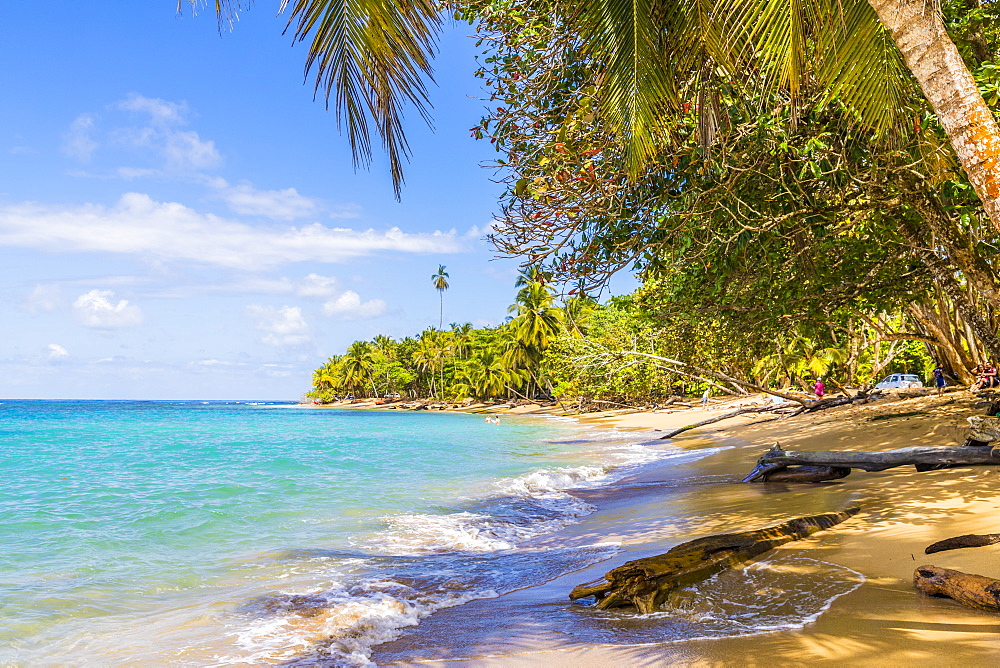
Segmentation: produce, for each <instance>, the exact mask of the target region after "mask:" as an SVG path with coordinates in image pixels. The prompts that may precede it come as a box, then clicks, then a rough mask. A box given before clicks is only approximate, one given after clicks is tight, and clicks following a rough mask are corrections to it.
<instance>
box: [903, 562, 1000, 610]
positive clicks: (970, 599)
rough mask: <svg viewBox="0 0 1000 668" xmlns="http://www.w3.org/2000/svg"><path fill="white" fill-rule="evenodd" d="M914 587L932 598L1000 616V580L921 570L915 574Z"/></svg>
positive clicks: (928, 568) (946, 570)
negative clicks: (953, 601)
mask: <svg viewBox="0 0 1000 668" xmlns="http://www.w3.org/2000/svg"><path fill="white" fill-rule="evenodd" d="M913 584H914V585H916V587H917V589H919V590H920V591H922V592H924V593H925V594H928V595H930V596H945V597H947V598H952V599H955V600H956V601H958V602H959V603H961V604H962V605H967V606H969V607H970V608H977V609H979V610H989V611H993V612H1000V580H994V579H993V578H988V577H985V576H982V575H972V574H970V573H963V572H961V571H953V570H951V569H950V568H939V567H938V566H921V567H919V568H918V569H917V570H915V571H913Z"/></svg>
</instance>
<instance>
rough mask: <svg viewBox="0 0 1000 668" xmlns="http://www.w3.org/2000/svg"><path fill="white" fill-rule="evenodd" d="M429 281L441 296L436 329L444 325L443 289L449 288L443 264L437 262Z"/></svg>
mask: <svg viewBox="0 0 1000 668" xmlns="http://www.w3.org/2000/svg"><path fill="white" fill-rule="evenodd" d="M431 282H433V283H434V289H435V290H437V291H438V295H440V297H441V317H440V320H439V321H438V329H441V328H443V327H444V291H445V290H447V289H448V288H449V285H448V272H447V271H445V270H444V265H443V264H439V265H438V270H437V273H436V274H432V275H431Z"/></svg>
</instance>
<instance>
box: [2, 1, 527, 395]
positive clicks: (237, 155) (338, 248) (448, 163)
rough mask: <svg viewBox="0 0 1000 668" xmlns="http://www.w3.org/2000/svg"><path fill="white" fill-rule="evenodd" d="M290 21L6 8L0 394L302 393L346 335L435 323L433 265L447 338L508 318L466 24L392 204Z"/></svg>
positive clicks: (380, 166) (142, 8) (128, 8)
mask: <svg viewBox="0 0 1000 668" xmlns="http://www.w3.org/2000/svg"><path fill="white" fill-rule="evenodd" d="M272 5H273V6H272ZM277 5H278V3H277V2H257V3H255V5H254V7H253V9H252V10H251V11H248V12H245V13H243V14H242V15H241V17H240V20H239V21H238V23H237V24H236V25H235V26H234V28H233V30H232V31H225V32H223V33H222V34H221V35H220V33H219V31H218V29H217V24H216V21H215V17H214V14H212V13H211V12H204V13H202V14H200V15H198V16H192V15H191V14H190V11H189V10H188V9H187V8H186V9H185V14H184V15H183V16H182V17H180V16H178V15H177V14H176V12H175V7H176V3H175V2H174V0H155V1H153V2H150V1H147V2H135V0H113V1H110V2H100V3H56V4H54V5H53V4H52V3H48V4H41V5H39V4H35V3H14V4H12V5H11V6H10V7H7V8H5V11H4V15H5V16H4V21H3V22H2V24H0V26H2V27H0V58H2V59H3V62H4V63H7V67H5V68H3V69H2V70H0V87H2V90H3V91H4V96H3V97H4V102H3V103H2V104H0V155H2V157H3V159H2V160H0V165H2V166H0V170H2V172H0V322H2V323H3V324H2V328H0V397H6V398H122V399H128V398H137V399H157V398H204V399H224V398H233V399H236V398H259V399H294V398H297V397H298V396H299V395H300V394H301V393H302V392H304V391H305V390H306V389H308V384H309V378H310V374H311V371H312V369H314V368H315V367H316V366H317V365H318V364H319V363H321V362H322V361H323V360H324V359H326V358H327V357H328V356H329V355H331V354H335V353H340V352H343V350H344V348H345V347H346V346H347V345H348V344H349V343H350V342H351V341H353V340H355V339H358V338H370V337H372V336H374V335H375V334H379V333H385V334H389V335H391V336H396V337H399V336H404V335H408V334H414V333H416V332H418V331H420V330H421V329H423V328H424V327H426V326H428V325H432V324H436V323H437V317H438V295H437V293H436V292H435V291H434V289H433V288H432V286H431V280H430V277H431V274H432V273H434V271H435V270H436V269H437V265H438V264H444V265H446V266H447V268H448V272H449V273H450V275H451V289H450V290H449V291H448V292H447V293H446V294H445V322H446V323H448V322H472V323H474V324H476V325H484V324H490V323H496V322H499V321H501V320H502V319H503V318H504V316H505V315H506V307H507V305H508V304H509V303H510V301H511V299H512V296H513V287H512V284H513V281H514V278H515V276H516V263H515V262H513V261H510V260H507V261H501V260H494V259H493V254H492V251H491V249H490V247H489V246H488V244H487V243H486V242H485V241H484V240H483V239H482V235H483V231H484V230H485V229H487V228H488V226H489V225H490V223H491V220H492V216H493V214H494V213H495V212H496V210H497V207H496V198H497V195H498V194H499V192H500V188H499V187H498V186H497V185H496V184H495V183H493V182H492V181H491V180H490V177H491V172H490V170H488V169H483V168H482V167H480V164H481V163H483V162H485V161H488V160H491V159H492V158H493V157H494V155H495V154H494V153H493V151H492V149H491V148H490V145H489V143H488V142H482V141H480V142H476V141H474V140H472V139H471V138H470V136H469V131H468V128H471V127H472V126H474V125H475V124H476V123H477V122H478V120H479V118H480V116H481V114H482V110H483V108H484V106H485V102H483V101H482V100H481V99H480V98H482V97H483V94H482V92H481V90H480V82H479V81H478V80H476V79H474V78H473V77H472V72H473V70H474V69H475V61H474V55H475V48H474V43H473V42H472V40H471V39H469V38H468V37H467V35H468V34H470V33H471V28H469V27H468V26H463V25H457V26H451V27H450V28H449V30H448V32H447V34H446V35H445V37H444V39H443V41H442V45H441V46H442V53H441V56H440V57H439V59H438V60H437V63H436V79H437V81H438V84H439V85H438V86H437V87H436V88H434V89H433V90H432V100H433V102H434V105H435V109H434V124H435V128H436V130H435V131H431V130H429V129H427V128H426V126H424V125H423V124H422V122H421V121H419V119H416V118H412V119H410V122H409V123H408V128H409V138H410V141H411V146H412V149H413V159H412V162H411V163H410V165H409V167H408V168H407V171H406V186H405V189H404V191H403V198H402V201H401V202H397V201H395V200H394V198H393V196H392V186H391V182H390V179H389V176H388V169H387V168H386V165H385V161H384V160H383V159H382V157H381V156H376V159H375V162H374V165H373V167H372V169H371V170H370V171H360V172H357V173H355V172H354V169H353V167H352V163H351V159H350V152H349V149H348V145H347V142H346V140H345V139H344V138H343V137H341V136H340V134H339V133H338V131H337V128H336V122H335V118H334V115H333V113H332V112H328V111H326V110H325V107H324V104H323V103H322V101H314V100H313V96H312V86H311V83H310V84H307V85H303V63H304V58H305V48H304V46H303V45H301V44H300V45H295V46H292V43H291V38H290V37H289V36H283V35H282V34H281V33H282V29H283V27H284V25H285V19H284V18H283V17H280V16H276V15H275V11H276V7H277Z"/></svg>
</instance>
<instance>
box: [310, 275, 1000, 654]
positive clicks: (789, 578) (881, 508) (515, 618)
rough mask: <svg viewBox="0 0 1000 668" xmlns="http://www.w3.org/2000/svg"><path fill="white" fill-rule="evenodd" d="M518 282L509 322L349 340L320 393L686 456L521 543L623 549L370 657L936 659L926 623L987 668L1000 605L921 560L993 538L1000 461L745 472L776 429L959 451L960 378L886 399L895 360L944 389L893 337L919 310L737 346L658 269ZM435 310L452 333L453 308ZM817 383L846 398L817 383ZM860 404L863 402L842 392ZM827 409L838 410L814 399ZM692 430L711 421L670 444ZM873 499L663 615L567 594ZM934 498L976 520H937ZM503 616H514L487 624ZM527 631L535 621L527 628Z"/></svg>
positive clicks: (466, 608)
mask: <svg viewBox="0 0 1000 668" xmlns="http://www.w3.org/2000/svg"><path fill="white" fill-rule="evenodd" d="M444 269H445V268H444V267H440V268H439V273H438V274H435V278H437V277H438V276H439V275H440V274H441V273H443V272H444ZM434 287H435V289H439V288H437V285H435V286H434ZM514 288H515V290H514V293H515V296H514V300H513V301H514V303H513V304H512V305H511V307H510V309H509V313H508V318H507V319H506V320H505V321H504V322H503V323H501V324H498V325H495V326H491V327H480V328H476V327H472V326H471V325H467V324H466V325H459V324H453V325H451V326H450V327H449V328H447V329H442V328H440V327H429V328H427V329H426V330H424V331H423V332H421V333H420V334H419V335H416V336H413V337H407V338H404V339H401V340H395V339H391V338H389V337H385V336H379V337H376V338H375V339H372V340H371V341H358V342H355V343H353V344H352V345H351V346H350V347H349V348H348V349H347V351H346V352H345V354H344V355H342V356H338V357H334V358H331V359H330V360H329V361H328V362H327V364H325V365H324V366H323V367H320V368H319V369H317V370H316V372H315V374H314V379H313V380H314V385H313V388H312V390H311V391H310V393H309V395H308V397H309V400H310V401H311V402H315V403H314V404H313V405H316V406H325V407H330V408H352V409H363V410H444V411H463V412H484V413H492V414H497V413H499V414H509V415H512V416H518V417H517V418H515V419H521V420H525V419H539V418H540V417H554V416H560V417H561V418H562V419H575V420H577V422H578V424H579V425H580V426H581V427H583V428H585V429H588V430H589V431H590V433H593V434H595V436H596V435H600V434H608V433H614V434H622V433H626V434H629V433H631V434H634V438H635V439H636V441H639V442H638V443H637V445H636V446H635V447H636V448H638V449H648V450H650V451H651V452H660V453H663V452H666V453H668V454H669V458H668V459H667V460H665V461H662V462H653V463H651V464H650V465H648V466H646V467H644V468H640V469H638V470H636V471H635V472H633V473H632V474H630V475H626V476H625V477H624V478H622V479H621V480H618V481H617V482H615V483H613V484H608V485H604V486H602V487H600V488H599V489H598V488H595V489H593V490H587V489H574V490H573V492H572V493H573V495H574V496H575V497H577V498H578V499H580V500H581V501H582V502H584V503H587V504H589V505H590V506H591V507H593V509H594V512H593V513H592V514H590V515H586V516H582V517H581V518H580V519H579V521H578V522H576V523H573V524H571V525H569V526H567V527H565V528H562V529H560V530H559V531H557V532H555V533H552V534H547V535H546V536H545V537H544V538H539V539H538V540H537V541H529V542H528V543H526V544H524V545H523V546H521V547H522V548H523V549H527V550H529V551H531V550H533V549H539V550H552V549H555V550H563V549H575V548H574V547H573V546H580V545H590V544H593V543H594V542H595V541H599V542H600V541H611V542H613V543H615V544H617V545H619V546H620V552H619V553H618V554H616V555H615V556H614V557H613V559H612V560H610V561H604V562H601V563H597V564H595V565H592V566H589V567H587V568H586V569H584V570H582V571H579V572H572V573H568V574H559V573H553V575H552V579H550V580H548V581H546V582H545V583H544V584H541V585H539V586H535V587H527V588H524V589H521V590H518V591H516V592H511V593H509V594H506V595H504V596H501V597H499V598H497V599H484V600H477V601H471V602H469V603H465V604H463V605H460V606H457V607H454V608H448V609H444V610H440V611H438V612H436V613H435V614H434V616H433V617H431V618H429V619H427V620H424V621H422V622H421V623H420V625H418V626H417V627H415V628H414V629H412V630H410V631H409V632H408V633H406V634H404V635H403V636H402V637H400V638H398V639H395V640H390V641H388V642H385V643H383V644H381V645H378V646H377V647H375V649H374V651H373V654H372V657H371V658H372V660H373V661H375V662H376V663H379V664H381V663H391V662H402V663H407V662H414V661H422V660H429V659H440V660H449V659H459V658H462V659H474V660H475V661H476V664H477V665H480V664H481V665H504V666H507V665H526V666H534V665H550V664H551V665H599V664H600V665H605V664H609V663H610V664H613V665H633V664H635V665H638V664H642V663H648V662H654V663H664V662H666V663H670V662H674V661H677V660H678V654H677V653H678V652H679V651H683V656H684V661H691V662H694V663H699V662H700V663H706V664H712V665H734V664H737V663H740V662H741V661H743V660H744V659H745V658H746V657H747V656H765V655H770V656H782V657H787V658H789V660H791V661H793V662H803V663H811V662H814V661H815V662H824V661H826V662H837V663H840V664H848V665H854V664H859V665H864V664H870V663H871V658H872V657H874V656H877V657H878V658H879V662H882V661H885V662H894V663H899V664H900V665H915V664H916V663H921V664H922V665H925V664H926V662H928V661H929V662H930V663H933V660H932V658H933V657H935V656H938V655H939V654H938V653H939V652H940V649H941V647H942V644H941V641H940V640H939V639H938V638H937V636H935V635H934V634H927V633H922V632H919V630H920V629H924V628H928V625H930V626H933V627H934V628H940V629H965V630H963V631H961V633H962V634H964V635H963V636H962V639H961V640H958V641H954V642H946V646H947V648H948V654H949V658H955V657H957V658H958V660H959V661H962V662H967V663H970V664H971V665H982V664H984V663H989V662H990V661H991V660H992V659H993V658H995V654H996V650H995V647H994V645H993V639H992V635H991V634H990V633H988V632H986V631H983V630H981V629H982V628H983V626H982V625H983V624H985V623H986V622H985V621H984V619H985V618H984V615H988V614H989V613H983V612H980V611H976V610H971V609H968V608H961V607H959V606H957V605H956V604H954V603H953V602H952V601H948V600H946V599H941V600H933V599H927V598H926V597H924V596H923V595H921V594H915V593H914V589H913V584H912V577H913V571H914V568H915V567H917V566H919V565H920V563H921V562H922V558H921V557H918V556H917V555H919V554H922V551H923V550H924V548H925V547H926V546H927V545H928V544H930V543H932V542H934V541H935V540H939V539H941V538H946V537H949V536H953V535H958V534H961V533H967V534H982V533H985V532H989V531H992V527H991V525H990V519H989V518H990V517H991V516H992V515H991V514H992V512H993V509H994V508H995V507H996V506H1000V494H996V493H994V492H992V491H990V490H991V489H992V484H991V482H990V480H991V479H992V476H994V475H995V471H994V470H992V468H991V467H976V468H965V469H950V470H942V471H930V472H924V473H913V472H912V471H910V470H902V469H893V470H890V471H885V472H876V473H856V474H855V475H851V476H849V477H848V478H847V479H846V480H843V481H837V482H835V483H832V484H829V483H825V484H820V485H794V484H782V483H774V484H771V485H768V486H765V487H760V486H755V485H750V484H742V483H740V482H739V480H740V479H741V478H742V477H743V476H744V475H746V474H747V473H748V472H750V471H751V470H752V468H753V466H754V462H755V461H756V459H757V458H758V457H760V456H761V454H763V453H764V452H765V451H766V450H767V449H768V448H769V447H770V446H771V445H772V444H773V443H775V442H780V443H781V445H782V447H784V448H786V449H788V450H796V451H799V450H801V451H817V450H850V451H861V452H876V451H882V450H887V449H893V448H902V447H907V446H941V445H958V444H961V443H962V442H963V440H964V439H965V438H966V436H967V434H968V428H967V424H966V419H967V418H968V417H969V416H970V415H975V414H981V408H982V406H981V402H980V400H979V398H978V397H977V396H976V395H972V394H969V393H967V392H966V390H965V388H964V387H963V386H959V385H955V384H954V380H955V378H954V377H953V379H952V383H951V384H952V387H950V388H949V391H947V392H946V393H944V394H943V395H937V394H935V393H934V390H933V389H932V388H931V387H924V388H902V389H894V390H888V391H883V392H881V393H879V392H874V391H871V388H872V385H873V384H874V383H875V382H876V381H878V380H879V379H881V378H883V377H885V376H886V375H888V374H893V373H904V372H905V373H907V374H911V375H914V374H915V375H917V376H918V377H921V378H922V379H923V380H925V381H927V382H928V384H930V383H929V381H930V379H931V378H932V374H931V371H932V370H933V368H934V367H935V365H938V364H940V363H941V362H940V359H941V358H940V357H937V356H933V355H932V354H931V352H932V350H933V349H932V348H931V347H930V346H928V345H927V342H926V341H919V340H912V339H907V338H904V337H891V336H887V335H886V333H887V332H890V331H893V329H896V330H897V331H898V329H899V328H902V327H904V326H905V323H906V322H907V319H906V318H907V316H906V314H904V313H896V314H893V313H891V312H883V313H880V314H877V316H876V317H875V318H872V319H867V320H866V319H858V320H853V321H849V322H848V324H847V325H845V326H843V327H837V328H831V329H828V330H827V331H826V332H825V333H824V332H822V331H818V330H816V329H809V328H808V327H806V326H800V327H794V328H790V329H789V330H788V331H786V332H784V333H778V334H777V335H775V336H773V337H763V338H759V339H755V338H754V337H752V336H748V337H745V338H743V339H742V340H741V345H738V346H736V345H733V338H735V337H733V338H731V337H732V332H729V331H723V330H720V329H719V328H717V327H712V326H708V327H705V326H703V325H702V324H701V323H699V322H698V320H697V318H690V317H687V316H686V315H685V314H678V313H676V312H668V311H665V310H664V309H663V304H662V302H661V301H660V298H659V295H658V292H657V290H656V286H655V284H654V283H652V282H650V283H647V284H646V285H644V286H643V287H641V288H639V290H637V291H636V292H635V293H633V294H631V295H625V296H621V297H616V298H612V299H610V300H607V301H605V302H604V303H600V302H598V301H597V300H594V299H590V298H587V297H585V296H581V295H580V294H579V292H574V293H573V294H558V293H557V291H556V289H555V287H554V285H553V282H552V281H551V279H550V276H549V275H548V274H547V273H546V272H544V271H543V270H540V269H537V268H528V269H527V270H525V272H524V273H523V274H522V275H521V276H520V277H519V278H518V280H517V283H516V285H515V286H514ZM441 294H442V296H443V292H442V293H441ZM438 316H439V323H438V324H439V325H440V324H441V323H442V322H443V307H442V308H441V310H440V311H439V314H438ZM956 375H957V374H956ZM817 380H823V381H824V382H825V383H826V384H827V387H828V394H829V395H832V396H826V397H821V396H816V395H815V394H813V391H814V390H815V383H816V381H817ZM844 397H854V398H855V399H861V400H860V401H857V402H854V403H841V404H837V403H836V402H837V401H839V400H841V399H843V398H844ZM824 402H825V403H824ZM819 408H825V410H812V409H819ZM745 409H749V411H747V412H743V413H742V414H740V413H741V411H744V410H745ZM505 422H506V420H505ZM692 424H695V425H698V424H701V425H703V426H700V427H697V428H696V429H692V430H690V431H688V432H686V433H683V434H680V435H677V436H675V437H674V438H672V439H671V440H668V441H663V440H661V438H662V437H663V435H664V434H665V433H668V432H669V433H674V432H678V431H680V430H681V429H682V428H684V427H686V426H689V425H692ZM482 428H485V429H493V428H494V426H492V425H482ZM584 440H585V439H584ZM469 447H470V448H473V449H474V447H475V444H474V443H470V446H469ZM927 485H938V486H940V493H938V492H935V493H934V494H933V500H930V497H927V496H926V494H924V493H923V492H921V491H920V490H922V489H925V488H926V486H927ZM779 488H780V489H779ZM945 490H946V491H945ZM771 492H780V494H779V493H771ZM922 494H923V496H921V495H922ZM925 497H926V498H925ZM857 503H860V504H861V505H862V507H863V510H862V512H861V514H859V515H858V516H857V517H855V518H852V519H851V520H850V521H849V522H845V523H844V524H843V525H841V526H839V527H838V528H837V529H836V531H832V532H830V534H829V535H828V536H826V537H824V538H821V539H810V540H806V541H797V542H793V543H790V544H788V545H786V546H783V547H782V548H780V549H778V550H776V551H775V552H773V553H769V554H768V555H766V556H765V557H764V558H763V559H762V560H761V561H760V562H758V563H756V564H754V565H751V566H749V567H747V568H745V569H737V570H736V571H733V572H732V573H731V574H726V575H725V576H719V578H718V579H717V580H713V581H712V583H711V584H706V585H704V586H699V585H694V586H692V587H691V588H690V590H689V591H688V594H687V595H686V596H687V597H686V598H685V599H684V600H685V601H686V602H684V603H681V604H680V605H679V606H677V607H671V608H670V609H669V610H667V611H664V612H661V613H658V614H659V615H660V617H656V620H653V619H650V620H647V622H648V623H647V622H642V623H638V622H628V623H625V622H626V621H627V620H629V619H631V618H630V617H629V616H628V615H625V616H622V617H597V618H595V617H593V616H592V615H591V614H590V613H591V611H589V610H585V609H581V607H580V605H579V604H570V603H569V602H568V599H566V598H565V596H566V594H567V593H568V592H569V591H570V590H571V589H572V588H573V587H574V586H576V585H578V584H580V583H581V582H585V581H592V580H595V579H599V578H600V577H601V576H602V575H603V573H604V572H606V571H607V570H608V569H610V568H613V567H615V566H617V565H620V564H621V563H623V562H625V561H627V560H632V559H637V558H642V557H645V556H651V555H654V554H658V553H662V552H663V551H664V550H665V549H666V548H668V547H671V546H673V545H676V544H678V543H680V542H683V541H685V540H687V539H691V538H698V537H701V536H705V535H707V534H715V533H722V532H727V531H733V530H740V529H746V528H754V527H761V526H767V525H770V524H774V523H776V522H779V521H783V520H787V519H789V518H791V517H797V516H805V515H810V514H815V513H818V512H824V511H829V510H831V509H837V508H840V507H846V506H847V505H852V504H857ZM928 503H937V504H944V506H942V508H944V507H947V508H951V507H952V506H954V507H955V508H961V512H960V513H958V514H956V513H954V512H950V511H943V512H933V511H929V510H928V505H927V504H928ZM536 542H537V545H536V544H535V543H536ZM602 544H603V543H602ZM959 552H961V551H959ZM967 552H968V551H967ZM934 563H942V564H945V565H947V567H949V568H955V569H956V570H962V571H966V572H977V571H982V570H983V563H984V562H983V558H982V555H975V554H960V553H948V554H947V556H944V557H935V558H934ZM554 601H562V603H558V604H557V603H554ZM554 609H555V610H556V612H553V610H554ZM750 611H754V612H750ZM566 615H569V616H570V618H571V619H570V618H567V617H566ZM497 618H503V619H505V622H504V624H502V625H496V624H495V623H492V620H495V619H497ZM706 619H709V620H716V621H714V622H711V623H706V622H705V620H706ZM664 620H667V622H669V623H667V622H665V621H664ZM692 620H694V621H693V622H692ZM888 620H891V621H888ZM521 624H524V625H525V626H526V627H530V628H531V629H532V631H531V633H530V634H526V635H521V634H520V633H519V632H518V630H517V629H518V628H520V625H521ZM568 628H572V629H573V632H572V634H570V637H568V636H567V629H568ZM949 632H950V631H949ZM671 634H673V635H671ZM692 638H694V639H692ZM681 641H683V642H681ZM914 657H923V658H921V659H919V660H918V659H915V658H914Z"/></svg>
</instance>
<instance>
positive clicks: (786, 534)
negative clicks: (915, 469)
mask: <svg viewBox="0 0 1000 668" xmlns="http://www.w3.org/2000/svg"><path fill="white" fill-rule="evenodd" d="M859 510H860V509H859V508H849V509H847V510H845V511H843V512H840V513H826V514H823V515H812V516H809V517H798V518H796V519H793V520H789V521H787V522H784V523H782V524H778V525H777V526H773V527H768V528H765V529H756V530H754V531H743V532H740V533H728V534H720V535H717V536H706V537H705V538H699V539H697V540H692V541H689V542H687V543H682V544H680V545H678V546H676V547H674V548H672V549H671V550H669V551H668V552H666V553H665V554H661V555H657V556H655V557H646V558H645V559H636V560H635V561H628V562H626V563H624V564H622V565H621V566H619V567H618V568H614V569H612V570H610V571H608V572H607V574H605V576H604V578H605V580H606V582H601V583H599V584H586V585H580V586H579V587H576V588H574V589H573V591H572V592H570V594H569V597H570V599H571V600H574V601H575V600H576V599H578V598H586V597H588V596H593V597H594V598H595V599H596V600H597V607H598V608H602V609H603V608H614V607H621V606H627V605H633V606H635V607H636V609H637V610H638V611H639V612H640V613H643V614H646V613H650V612H655V611H656V610H657V609H658V608H659V607H660V606H661V605H662V604H663V603H664V602H665V601H666V600H667V599H668V598H669V596H670V594H671V593H673V592H674V591H676V590H677V589H680V588H681V587H686V586H687V585H690V584H694V583H695V582H700V581H702V580H704V579H706V578H708V577H711V576H712V575H715V574H716V573H718V572H720V571H723V570H726V569H727V568H732V567H734V566H737V565H739V564H742V563H743V562H745V561H749V560H751V559H753V558H754V557H758V556H760V555H762V554H764V553H765V552H768V551H770V550H772V549H774V548H776V547H778V546H779V545H783V544H785V543H790V542H792V541H794V540H801V539H803V538H806V537H808V536H811V535H812V534H814V533H816V532H818V531H822V530H824V529H828V528H830V527H832V526H833V525H835V524H840V523H841V522H843V521H844V520H846V519H848V518H850V517H852V516H854V515H856V514H857V512H858V511H859Z"/></svg>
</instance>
